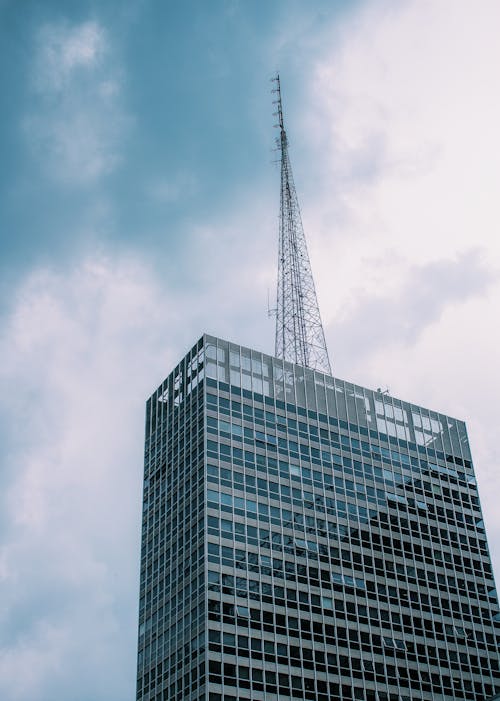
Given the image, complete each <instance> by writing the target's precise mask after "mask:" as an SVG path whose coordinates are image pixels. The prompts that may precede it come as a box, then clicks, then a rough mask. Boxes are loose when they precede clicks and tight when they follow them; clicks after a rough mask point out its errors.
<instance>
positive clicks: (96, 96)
mask: <svg viewBox="0 0 500 701" xmlns="http://www.w3.org/2000/svg"><path fill="white" fill-rule="evenodd" d="M33 86H34V94H33V103H32V108H31V110H30V112H29V113H28V114H27V115H26V117H25V119H24V120H23V129H24V133H25V135H26V137H27V139H28V142H29V143H30V145H31V147H32V148H33V150H34V153H35V154H36V156H37V158H38V160H39V162H40V163H41V165H42V167H43V168H44V169H46V171H47V172H48V173H49V174H50V175H51V176H52V177H54V178H55V179H57V180H58V181H60V182H63V183H65V184H72V185H75V184H77V185H82V184H89V183H92V182H94V181H95V180H96V179H98V178H100V177H101V176H103V175H106V174H108V173H110V172H111V171H113V170H114V168H116V166H117V165H118V164H119V163H120V160H121V149H120V147H121V144H122V140H123V137H124V134H125V133H126V131H127V128H128V126H129V125H130V118H129V117H128V116H127V115H126V113H125V111H124V108H123V105H122V97H121V92H122V78H121V70H120V69H119V67H118V66H117V64H116V59H115V57H114V54H113V47H112V46H111V44H110V39H109V35H108V34H107V32H106V31H105V29H104V27H102V26H101V25H100V24H98V23H97V22H84V23H82V24H77V25H70V24H68V23H58V24H48V25H44V26H43V27H42V28H41V29H40V31H39V32H38V35H37V37H36V47H35V58H34V64H33Z"/></svg>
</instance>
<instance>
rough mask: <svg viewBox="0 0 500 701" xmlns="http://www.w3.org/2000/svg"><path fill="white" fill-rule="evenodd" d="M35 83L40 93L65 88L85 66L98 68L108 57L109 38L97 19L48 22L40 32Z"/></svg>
mask: <svg viewBox="0 0 500 701" xmlns="http://www.w3.org/2000/svg"><path fill="white" fill-rule="evenodd" d="M37 50H38V56H37V60H36V63H35V76H34V78H35V86H36V89H37V90H38V91H39V92H40V93H53V92H59V91H60V90H62V89H63V88H64V87H65V86H66V85H67V84H68V83H69V82H70V81H71V80H72V79H73V78H74V74H75V72H77V71H78V70H81V69H87V70H89V69H95V68H96V67H97V66H98V65H99V64H102V61H103V60H104V58H105V54H106V51H107V40H106V35H105V32H104V29H103V27H101V26H100V25H99V24H98V23H97V22H92V21H89V22H84V23H82V24H79V25H76V26H69V25H67V24H57V25H44V26H43V27H42V28H41V29H40V31H39V34H38V47H37Z"/></svg>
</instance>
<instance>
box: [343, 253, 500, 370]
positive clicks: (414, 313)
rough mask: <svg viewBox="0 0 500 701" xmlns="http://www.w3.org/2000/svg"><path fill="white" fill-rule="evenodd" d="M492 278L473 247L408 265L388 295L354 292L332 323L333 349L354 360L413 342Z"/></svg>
mask: <svg viewBox="0 0 500 701" xmlns="http://www.w3.org/2000/svg"><path fill="white" fill-rule="evenodd" d="M389 270H390V269H388V275H390V272H389ZM498 277H499V275H498V272H495V271H493V270H492V269H491V268H490V267H489V266H488V265H487V264H485V263H484V262H483V259H482V252H481V251H479V250H477V249H473V250H468V251H465V252H464V253H462V254H460V255H459V256H457V257H456V258H454V259H451V260H437V261H432V262H430V263H427V264H423V265H414V266H409V267H408V269H407V271H406V272H405V274H404V276H403V281H402V282H401V284H400V285H399V286H398V287H396V289H393V290H392V292H391V294H386V295H384V296H382V295H380V296H378V295H377V294H376V293H374V292H373V291H370V292H369V293H368V292H364V291H360V292H359V293H358V295H357V296H356V299H355V301H354V303H353V304H352V305H351V306H350V307H348V309H347V310H346V312H345V314H344V315H343V318H341V319H340V321H339V322H336V323H335V322H334V324H333V328H334V334H335V338H336V347H337V352H338V353H339V355H345V356H347V357H351V358H356V359H359V358H362V357H363V356H368V355H373V354H374V353H376V352H377V351H380V350H381V349H383V348H385V347H391V346H395V345H396V346H401V345H403V346H405V345H410V344H413V343H415V342H416V341H417V339H418V338H419V336H420V335H421V334H422V333H423V332H424V331H425V329H427V328H428V327H429V326H430V325H432V324H434V323H436V322H437V321H438V320H439V318H440V316H441V314H442V313H443V311H444V310H445V309H446V308H447V307H448V306H449V305H455V304H461V303H463V302H465V301H466V300H468V299H470V298H472V297H475V296H477V295H481V294H484V293H485V292H486V291H487V289H488V288H489V287H490V286H491V285H492V284H493V283H494V282H495V281H496V280H498ZM332 330H333V329H332Z"/></svg>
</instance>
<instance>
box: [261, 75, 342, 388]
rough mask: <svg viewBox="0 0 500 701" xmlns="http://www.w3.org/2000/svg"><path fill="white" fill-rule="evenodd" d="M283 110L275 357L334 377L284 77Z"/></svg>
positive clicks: (276, 91) (280, 111) (279, 106)
mask: <svg viewBox="0 0 500 701" xmlns="http://www.w3.org/2000/svg"><path fill="white" fill-rule="evenodd" d="M273 82H274V83H275V84H276V87H275V88H273V90H272V92H273V93H274V94H275V95H276V99H275V100H274V102H273V104H275V105H277V111H276V113H275V116H276V117H277V118H278V124H276V126H277V127H278V129H279V130H280V135H279V136H278V137H277V139H276V143H277V146H278V149H279V151H280V153H281V197H280V224H279V260H278V288H277V299H276V302H277V304H276V342H275V355H276V357H278V358H283V359H284V360H289V361H290V362H292V363H297V364H298V365H304V366H305V367H308V368H313V369H314V370H319V371H321V372H324V373H326V374H328V375H331V374H332V370H331V367H330V360H329V358H328V350H327V347H326V341H325V334H324V331H323V325H322V323H321V316H320V313H319V306H318V299H317V297H316V289H315V287H314V280H313V276H312V271H311V263H310V261H309V254H308V252H307V244H306V238H305V236H304V229H303V227H302V218H301V216H300V208H299V201H298V198H297V193H296V191H295V184H294V182H293V175H292V166H291V164H290V158H289V156H288V140H287V136H286V131H285V126H284V122H283V106H282V103H281V84H280V77H279V74H277V75H276V77H275V78H273Z"/></svg>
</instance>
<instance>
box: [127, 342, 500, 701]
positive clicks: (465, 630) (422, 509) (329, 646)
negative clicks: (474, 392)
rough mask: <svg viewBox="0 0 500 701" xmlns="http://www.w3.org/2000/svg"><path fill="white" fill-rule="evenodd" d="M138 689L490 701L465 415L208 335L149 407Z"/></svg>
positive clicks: (493, 617)
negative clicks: (431, 407)
mask: <svg viewBox="0 0 500 701" xmlns="http://www.w3.org/2000/svg"><path fill="white" fill-rule="evenodd" d="M139 616H140V620H139V623H140V625H139V656H138V683H137V699H138V701H160V700H167V699H168V701H174V700H177V701H181V700H182V701H189V700H191V701H194V700H195V699H196V700H197V701H202V700H203V701H236V700H238V701H240V700H243V699H252V701H257V700H264V699H265V700H266V701H277V700H279V701H286V700H288V699H311V700H315V701H338V700H340V699H342V700H346V699H366V700H369V701H372V700H373V701H375V700H377V701H409V700H410V699H411V700H412V701H417V700H418V701H422V700H429V701H431V700H432V701H445V700H446V701H448V700H450V699H471V701H472V700H474V701H484V699H486V698H488V697H490V696H492V695H493V694H495V693H498V692H499V691H500V678H499V634H498V631H499V626H500V614H499V606H498V598H497V594H496V591H495V584H494V580H493V573H492V567H491V561H490V557H489V554H488V546H487V542H486V535H485V531H484V524H483V519H482V514H481V507H480V504H479V499H478V492H477V484H476V479H475V476H474V469H473V465H472V460H471V454H470V450H469V443H468V439H467V433H466V429H465V424H464V423H463V422H462V421H459V420H456V419H453V418H450V417H448V416H444V415H443V414H440V413H437V412H435V411H429V410H427V409H424V408H422V407H419V406H416V405H413V404H410V403H408V402H404V401H401V400H399V399H396V398H394V397H392V396H389V395H388V394H384V393H381V392H378V391H377V392H375V391H372V390H369V389H365V388H363V387H359V386H357V385H354V384H350V383H348V382H344V381H342V380H338V379H335V378H333V377H331V376H330V375H327V374H323V373H321V372H319V371H316V370H312V369H309V368H305V367H303V366H301V365H298V364H293V363H290V362H287V361H285V360H283V359H277V358H274V357H271V356H268V355H265V354H263V353H260V352H258V351H255V350H250V349H247V348H242V347H240V346H237V345H234V344H232V343H228V342H227V341H223V340H220V339H217V338H213V337H211V336H203V337H202V338H201V339H200V340H199V341H198V343H197V344H196V345H195V346H194V347H193V348H192V350H191V351H190V352H189V353H188V354H187V355H186V356H185V358H183V359H182V360H181V362H180V363H179V364H178V365H177V367H176V368H175V369H174V370H173V372H172V373H171V374H170V375H169V376H168V377H167V379H166V380H165V381H164V382H163V383H162V385H161V386H160V387H159V388H158V389H157V390H156V391H155V392H154V393H153V395H152V396H151V397H150V399H149V400H148V403H147V412H146V449H145V472H144V510H143V524H142V553H141V584H140V611H139Z"/></svg>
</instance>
